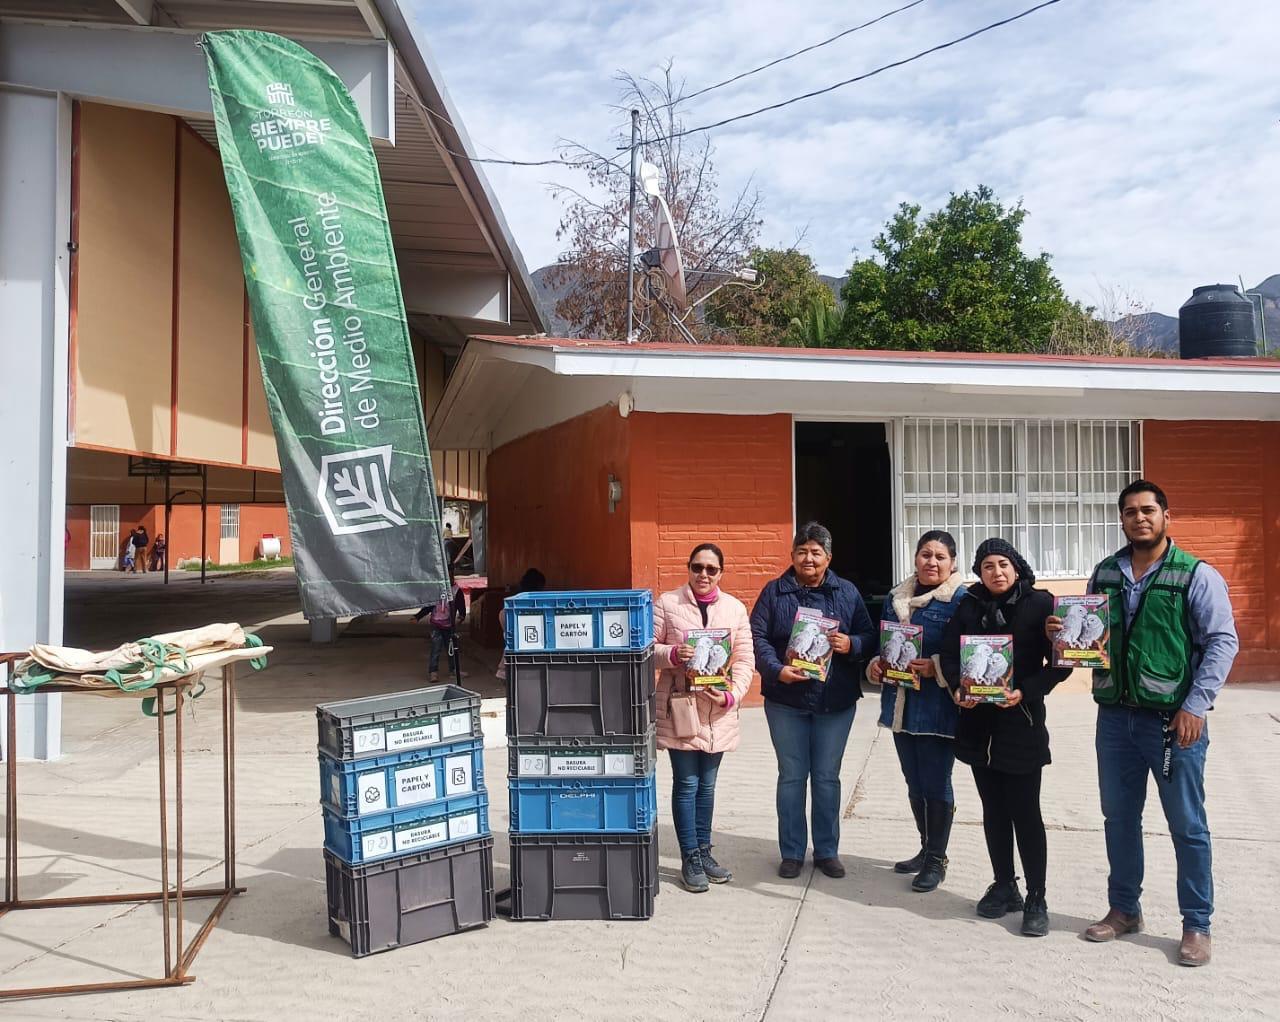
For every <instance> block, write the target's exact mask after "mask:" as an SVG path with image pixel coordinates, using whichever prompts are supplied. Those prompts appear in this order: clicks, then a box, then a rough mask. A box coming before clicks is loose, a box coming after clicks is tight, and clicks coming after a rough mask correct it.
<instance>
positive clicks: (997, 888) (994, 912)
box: [978, 877, 1023, 919]
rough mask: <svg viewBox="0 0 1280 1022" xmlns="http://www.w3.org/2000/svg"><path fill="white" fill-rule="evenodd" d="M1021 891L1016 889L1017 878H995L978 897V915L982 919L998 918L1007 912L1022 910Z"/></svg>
mask: <svg viewBox="0 0 1280 1022" xmlns="http://www.w3.org/2000/svg"><path fill="white" fill-rule="evenodd" d="M1022 907H1023V904H1022V892H1021V891H1019V890H1018V880H1017V878H1016V877H1015V878H1014V879H1012V880H997V881H996V882H995V883H994V884H992V885H991V886H990V887H988V888H987V893H986V894H984V895H983V896H982V897H981V898H980V899H978V915H980V916H982V917H983V918H984V919H999V918H1000V917H1001V916H1003V915H1005V914H1007V913H1009V912H1021V911H1022Z"/></svg>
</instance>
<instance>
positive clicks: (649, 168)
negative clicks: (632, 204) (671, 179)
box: [640, 163, 662, 199]
mask: <svg viewBox="0 0 1280 1022" xmlns="http://www.w3.org/2000/svg"><path fill="white" fill-rule="evenodd" d="M661 185H662V171H660V170H659V169H658V168H657V167H655V166H654V165H653V164H652V163H642V164H640V187H641V188H643V189H644V193H645V195H652V196H653V197H654V198H655V199H656V198H657V197H658V196H659V195H661V194H662V187H661Z"/></svg>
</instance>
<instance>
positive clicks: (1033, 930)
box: [1022, 889, 1049, 937]
mask: <svg viewBox="0 0 1280 1022" xmlns="http://www.w3.org/2000/svg"><path fill="white" fill-rule="evenodd" d="M1048 933H1049V906H1048V905H1046V904H1045V901H1044V891H1043V889H1042V890H1038V891H1031V890H1029V891H1027V900H1026V903H1025V904H1024V905H1023V907H1022V934H1023V936H1025V937H1044V936H1047V935H1048Z"/></svg>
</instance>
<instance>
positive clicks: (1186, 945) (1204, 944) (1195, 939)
mask: <svg viewBox="0 0 1280 1022" xmlns="http://www.w3.org/2000/svg"><path fill="white" fill-rule="evenodd" d="M1211 958H1213V941H1212V940H1211V939H1210V937H1209V935H1208V934H1207V933H1201V932H1200V931H1199V930H1183V931H1182V943H1181V944H1179V945H1178V964H1179V965H1190V966H1193V967H1194V966H1197V965H1208V964H1209V960H1210V959H1211Z"/></svg>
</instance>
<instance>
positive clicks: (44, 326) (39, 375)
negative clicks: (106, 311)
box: [0, 87, 71, 759]
mask: <svg viewBox="0 0 1280 1022" xmlns="http://www.w3.org/2000/svg"><path fill="white" fill-rule="evenodd" d="M0 225H3V227H2V229H0V381H3V391H2V397H0V436H3V437H4V442H3V444H0V452H3V453H0V536H3V537H4V542H3V543H0V648H3V649H4V650H8V651H12V650H22V649H26V648H27V647H29V646H31V645H32V644H33V643H36V642H48V643H54V644H60V643H61V642H62V580H63V568H64V564H63V560H64V549H65V544H64V535H65V533H64V530H65V528H66V480H67V365H68V359H67V345H68V321H69V302H68V294H69V292H68V276H69V274H68V271H69V261H70V259H69V252H68V251H67V245H68V242H69V240H70V227H71V104H70V102H69V101H68V100H67V99H66V98H65V97H62V96H59V95H56V94H54V93H44V92H29V91H21V90H17V89H10V88H6V87H0ZM2 713H3V703H2V702H0V714H2ZM18 714H19V718H18V755H19V756H23V757H35V758H38V759H56V758H57V757H58V755H59V753H60V751H61V726H62V706H61V697H60V696H56V695H54V696H24V697H23V698H22V699H21V700H20V701H19V705H18ZM6 754H7V750H6Z"/></svg>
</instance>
